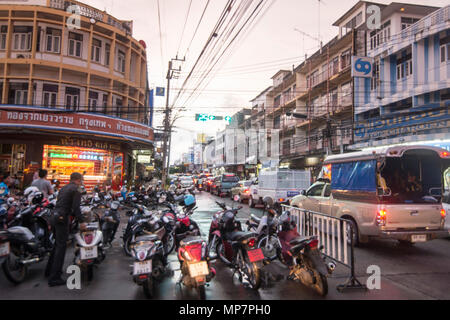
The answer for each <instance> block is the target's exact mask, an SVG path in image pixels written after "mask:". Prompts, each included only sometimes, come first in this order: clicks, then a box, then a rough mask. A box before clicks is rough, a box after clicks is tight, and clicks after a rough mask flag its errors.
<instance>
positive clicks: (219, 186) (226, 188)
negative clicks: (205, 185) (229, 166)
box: [211, 173, 239, 197]
mask: <svg viewBox="0 0 450 320" xmlns="http://www.w3.org/2000/svg"><path fill="white" fill-rule="evenodd" d="M238 182H239V177H238V176H236V175H235V174H234V173H224V174H222V175H221V176H218V177H216V178H215V179H214V182H213V184H212V186H211V193H212V194H215V195H217V196H219V197H221V196H223V195H228V194H229V193H230V192H231V189H232V188H233V187H234V186H236V185H237V184H238Z"/></svg>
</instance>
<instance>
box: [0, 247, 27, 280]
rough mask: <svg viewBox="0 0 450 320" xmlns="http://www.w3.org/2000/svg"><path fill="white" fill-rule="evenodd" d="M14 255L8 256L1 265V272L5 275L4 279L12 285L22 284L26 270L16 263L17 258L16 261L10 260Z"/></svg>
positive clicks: (23, 266)
mask: <svg viewBox="0 0 450 320" xmlns="http://www.w3.org/2000/svg"><path fill="white" fill-rule="evenodd" d="M12 255H14V254H11V253H10V254H9V256H8V257H7V258H6V260H5V261H4V262H3V264H2V268H3V272H4V273H5V276H6V279H8V280H9V281H10V282H12V283H14V284H20V283H22V282H23V281H24V280H25V278H26V276H27V273H28V268H27V266H26V265H24V264H20V263H19V262H18V260H19V257H17V256H16V258H17V259H14V260H12V259H11V256H12Z"/></svg>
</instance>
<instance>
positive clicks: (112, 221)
mask: <svg viewBox="0 0 450 320" xmlns="http://www.w3.org/2000/svg"><path fill="white" fill-rule="evenodd" d="M119 207H120V203H119V202H118V201H113V202H111V206H110V208H109V210H106V211H105V213H104V214H103V216H102V218H101V226H102V228H101V229H102V233H103V242H104V244H105V246H111V244H112V242H113V240H114V236H115V235H116V231H117V228H118V227H119V223H120V214H119V211H118V210H119Z"/></svg>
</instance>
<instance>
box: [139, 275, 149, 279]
mask: <svg viewBox="0 0 450 320" xmlns="http://www.w3.org/2000/svg"><path fill="white" fill-rule="evenodd" d="M138 278H139V279H147V275H146V274H141V275H140V276H139V277H138Z"/></svg>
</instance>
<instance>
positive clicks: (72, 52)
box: [69, 32, 83, 58]
mask: <svg viewBox="0 0 450 320" xmlns="http://www.w3.org/2000/svg"><path fill="white" fill-rule="evenodd" d="M82 47H83V35H82V34H78V33H73V32H69V56H72V57H78V58H81V50H82Z"/></svg>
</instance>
